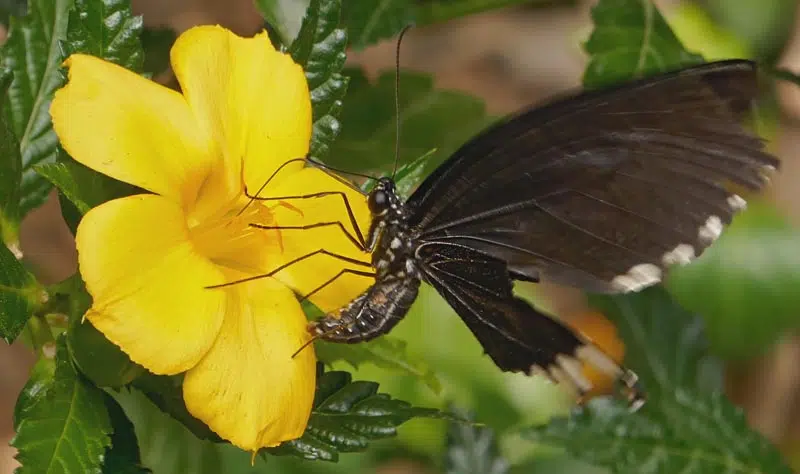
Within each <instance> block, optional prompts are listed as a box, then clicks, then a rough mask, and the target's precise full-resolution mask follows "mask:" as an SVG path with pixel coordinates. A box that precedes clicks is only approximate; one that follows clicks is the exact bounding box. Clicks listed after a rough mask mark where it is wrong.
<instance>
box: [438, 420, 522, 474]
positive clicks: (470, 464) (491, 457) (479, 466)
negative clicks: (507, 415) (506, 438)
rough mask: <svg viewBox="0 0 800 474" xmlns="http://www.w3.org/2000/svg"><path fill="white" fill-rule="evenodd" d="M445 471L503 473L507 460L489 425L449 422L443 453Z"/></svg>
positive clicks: (479, 473)
mask: <svg viewBox="0 0 800 474" xmlns="http://www.w3.org/2000/svg"><path fill="white" fill-rule="evenodd" d="M445 472H446V473H447V474H506V473H507V472H508V461H506V460H505V459H503V458H502V457H501V456H500V453H499V448H498V446H497V438H496V437H495V434H494V432H493V431H492V430H491V429H490V428H486V427H476V426H470V425H468V424H465V423H450V427H449V429H448V430H447V452H446V453H445Z"/></svg>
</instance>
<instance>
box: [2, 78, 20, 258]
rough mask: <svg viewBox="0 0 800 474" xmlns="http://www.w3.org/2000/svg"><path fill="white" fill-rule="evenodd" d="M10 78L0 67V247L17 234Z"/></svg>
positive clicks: (17, 189) (15, 151)
mask: <svg viewBox="0 0 800 474" xmlns="http://www.w3.org/2000/svg"><path fill="white" fill-rule="evenodd" d="M11 79H12V74H11V71H10V70H8V69H5V68H3V67H2V66H0V243H6V244H9V243H15V242H16V241H17V240H18V236H17V233H18V231H19V221H20V215H19V214H20V213H19V200H20V183H21V181H22V155H20V153H19V141H17V137H16V135H14V130H12V127H11V123H10V122H9V120H8V116H7V114H6V112H5V109H6V103H7V101H8V98H7V96H6V93H7V91H8V88H9V86H10V85H11Z"/></svg>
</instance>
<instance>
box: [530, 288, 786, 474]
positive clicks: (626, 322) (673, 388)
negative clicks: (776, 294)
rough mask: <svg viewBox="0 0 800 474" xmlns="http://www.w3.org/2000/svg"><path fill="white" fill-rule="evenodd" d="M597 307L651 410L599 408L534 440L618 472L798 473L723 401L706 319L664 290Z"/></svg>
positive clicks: (538, 432) (592, 406)
mask: <svg viewBox="0 0 800 474" xmlns="http://www.w3.org/2000/svg"><path fill="white" fill-rule="evenodd" d="M593 303H594V304H595V305H596V306H599V307H600V308H601V309H602V310H603V311H604V312H605V314H606V315H608V316H609V318H611V319H612V320H613V321H614V323H616V324H617V326H618V328H619V331H620V334H621V335H622V338H623V340H625V341H626V344H627V345H626V361H625V362H626V364H628V365H629V366H630V367H631V368H632V369H634V370H635V371H636V372H637V374H639V376H640V377H641V381H642V384H643V386H644V388H645V390H646V391H647V394H648V402H647V404H646V405H645V406H644V408H642V409H641V410H640V411H638V412H636V413H630V412H629V411H628V410H627V407H624V406H623V405H622V404H621V403H620V402H618V401H610V400H608V399H601V400H595V401H592V402H590V403H589V404H588V405H587V406H586V407H584V408H581V409H578V410H576V411H575V412H574V414H573V416H572V417H570V418H569V419H556V420H554V421H552V422H551V423H549V424H548V425H546V426H541V427H538V428H534V429H532V430H531V431H530V432H529V435H530V436H532V437H533V438H535V439H537V440H538V441H542V442H547V443H552V444H555V445H558V446H562V447H564V448H565V449H566V450H567V452H569V453H570V454H571V455H572V456H574V457H576V458H578V459H581V460H584V461H587V462H592V463H594V464H596V465H599V466H603V467H607V468H609V469H610V470H611V471H612V472H632V470H635V471H636V472H640V473H642V474H646V473H650V472H652V473H663V472H685V473H687V474H689V473H705V472H722V473H735V472H752V473H781V472H784V473H789V472H791V471H790V470H789V469H788V467H786V465H785V464H784V462H783V461H782V459H781V457H780V454H779V453H778V451H777V450H776V449H775V447H773V446H772V445H770V444H769V442H768V441H767V440H766V439H765V438H763V436H761V435H760V434H758V433H756V432H755V431H753V430H752V429H751V428H749V427H748V426H747V422H746V420H745V418H744V415H743V414H742V413H741V410H739V409H738V408H735V407H734V406H733V405H732V404H731V402H730V401H728V400H727V399H726V398H725V397H724V395H722V394H721V393H720V390H721V367H720V366H719V364H718V363H716V361H715V359H714V358H713V356H710V355H709V354H708V352H707V347H708V345H707V342H706V340H705V337H704V333H703V328H702V322H701V320H700V319H698V318H697V317H695V316H692V315H690V314H689V313H687V312H686V311H685V310H683V309H681V308H680V307H679V306H677V305H676V304H675V303H674V302H672V301H671V300H670V298H669V296H668V295H667V294H666V292H665V291H664V290H663V289H662V288H660V287H655V288H650V289H647V290H645V291H642V292H641V293H638V294H632V295H623V296H613V297H609V296H604V297H599V296H598V297H595V298H593Z"/></svg>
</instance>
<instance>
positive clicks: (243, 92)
mask: <svg viewBox="0 0 800 474" xmlns="http://www.w3.org/2000/svg"><path fill="white" fill-rule="evenodd" d="M171 61H172V67H173V69H174V71H175V75H176V77H177V78H178V81H179V82H180V84H181V88H182V90H183V93H184V95H185V97H186V100H187V101H188V102H189V106H190V107H191V108H192V110H193V112H194V113H195V116H196V117H197V120H198V121H199V122H200V124H201V126H202V127H203V129H204V130H205V131H206V132H207V133H209V134H210V135H211V136H213V137H214V140H215V141H216V143H218V144H219V145H220V147H221V148H222V154H223V156H224V159H225V165H224V169H221V170H217V171H216V173H215V178H214V179H215V184H214V189H219V190H220V191H221V192H224V193H225V196H220V195H216V196H213V195H212V194H213V193H207V195H206V196H204V198H207V199H208V200H209V201H211V202H214V201H216V202H224V201H227V198H228V197H230V196H233V195H236V194H237V193H240V192H241V190H242V179H244V181H245V183H246V185H247V187H248V189H249V190H251V191H253V192H255V190H257V189H258V188H259V187H261V185H263V184H264V182H265V181H266V180H267V179H268V178H269V177H270V176H271V175H272V174H273V173H274V172H275V171H276V170H277V169H278V168H279V167H280V166H281V165H283V164H284V163H286V162H287V161H288V160H290V159H292V158H302V157H304V156H306V154H307V153H308V147H309V141H310V139H311V99H310V97H309V92H308V84H307V82H306V78H305V75H304V74H303V70H302V68H301V67H300V66H299V65H297V64H295V63H294V62H293V61H292V58H291V57H290V56H289V55H287V54H283V53H280V52H278V51H276V50H275V48H274V47H273V46H272V44H271V43H270V41H269V37H268V36H267V34H266V32H264V33H261V34H258V35H256V36H255V37H253V38H241V37H239V36H236V35H235V34H233V33H231V32H230V31H228V30H226V29H224V28H221V27H219V26H199V27H195V28H192V29H190V30H187V31H186V32H184V33H183V34H182V35H181V36H180V38H178V40H177V41H176V42H175V45H174V46H173V48H172V52H171ZM242 162H243V163H244V171H242V168H241V167H242ZM302 167H303V163H302V162H298V163H293V164H291V165H288V166H287V167H286V168H284V170H282V172H281V173H280V175H279V176H278V177H277V178H276V179H280V177H281V176H284V173H286V175H290V174H291V171H292V170H298V169H300V168H302Z"/></svg>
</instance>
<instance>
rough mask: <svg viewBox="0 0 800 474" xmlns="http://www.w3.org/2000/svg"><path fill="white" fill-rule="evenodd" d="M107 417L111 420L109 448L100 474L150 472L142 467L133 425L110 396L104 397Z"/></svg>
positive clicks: (146, 473) (141, 473) (138, 473)
mask: <svg viewBox="0 0 800 474" xmlns="http://www.w3.org/2000/svg"><path fill="white" fill-rule="evenodd" d="M104 399H105V402H106V408H107V409H108V416H109V418H110V419H111V428H112V430H113V432H112V434H111V446H110V447H108V449H107V450H106V454H105V457H104V459H103V471H102V474H148V473H150V472H151V471H150V470H149V469H146V468H144V467H142V460H141V455H140V454H139V443H138V441H137V440H136V432H135V431H134V429H133V424H132V423H131V421H130V420H129V419H128V417H127V416H126V415H125V412H124V411H123V410H122V407H120V406H119V404H118V403H117V401H116V400H114V399H113V398H112V397H111V396H109V395H105V397H104Z"/></svg>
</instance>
